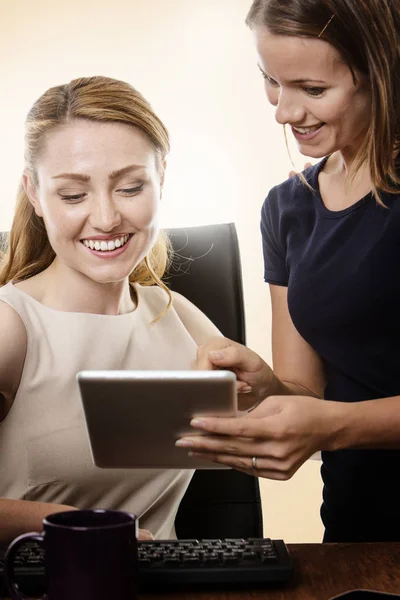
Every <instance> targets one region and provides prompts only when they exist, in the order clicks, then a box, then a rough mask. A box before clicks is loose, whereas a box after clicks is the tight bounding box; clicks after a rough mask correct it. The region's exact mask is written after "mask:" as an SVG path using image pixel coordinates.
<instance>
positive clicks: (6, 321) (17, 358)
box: [0, 300, 27, 397]
mask: <svg viewBox="0 0 400 600" xmlns="http://www.w3.org/2000/svg"><path fill="white" fill-rule="evenodd" d="M26 346H27V336H26V329H25V325H24V323H23V321H22V319H21V317H20V316H19V314H18V313H17V311H16V310H14V308H13V307H12V306H10V305H9V304H7V303H6V302H3V301H1V300H0V393H1V394H3V395H4V396H7V397H9V396H13V395H15V393H16V391H17V389H18V385H19V381H20V378H21V373H22V369H23V366H24V361H25V355H26Z"/></svg>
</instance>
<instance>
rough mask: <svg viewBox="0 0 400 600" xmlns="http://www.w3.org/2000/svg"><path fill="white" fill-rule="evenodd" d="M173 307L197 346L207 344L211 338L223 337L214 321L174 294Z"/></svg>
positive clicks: (180, 295) (180, 296)
mask: <svg viewBox="0 0 400 600" xmlns="http://www.w3.org/2000/svg"><path fill="white" fill-rule="evenodd" d="M172 301H173V307H174V309H175V310H176V312H177V314H178V316H179V318H180V319H181V321H182V323H183V324H184V326H185V327H186V329H187V330H188V331H189V333H190V335H191V336H192V338H193V339H194V341H195V342H196V344H197V345H199V346H200V345H201V344H205V343H206V342H207V341H208V340H209V339H210V338H211V337H215V336H216V335H221V332H220V331H219V329H218V328H217V327H216V326H215V325H214V323H213V322H212V321H210V319H209V318H208V317H207V316H206V315H205V314H204V313H203V312H202V311H201V310H200V309H199V308H197V306H195V305H194V304H193V303H192V302H190V300H188V299H187V298H185V297H184V296H182V294H178V293H177V292H172Z"/></svg>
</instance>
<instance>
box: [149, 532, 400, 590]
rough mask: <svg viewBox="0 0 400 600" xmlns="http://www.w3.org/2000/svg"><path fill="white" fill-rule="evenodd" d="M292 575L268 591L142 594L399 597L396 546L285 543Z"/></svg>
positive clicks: (399, 565) (399, 547) (399, 556)
mask: <svg viewBox="0 0 400 600" xmlns="http://www.w3.org/2000/svg"><path fill="white" fill-rule="evenodd" d="M288 548H289V551H290V554H291V556H292V558H293V576H292V579H291V581H290V582H288V583H287V584H285V586H284V587H275V588H270V589H268V590H266V589H264V590H260V589H258V590H251V589H250V588H248V589H246V590H240V591H237V592H235V591H229V592H223V591H219V592H216V591H212V590H211V591H207V592H194V591H190V592H174V593H170V594H168V593H163V594H145V595H144V594H143V595H141V596H140V598H143V600H239V599H240V600H261V599H263V600H328V599H329V598H331V597H332V596H336V595H337V594H341V593H343V592H346V591H348V590H351V589H356V588H363V589H367V590H379V591H381V592H391V593H394V594H395V593H397V594H400V543H392V544H383V543H382V544H381V543H376V544H289V545H288Z"/></svg>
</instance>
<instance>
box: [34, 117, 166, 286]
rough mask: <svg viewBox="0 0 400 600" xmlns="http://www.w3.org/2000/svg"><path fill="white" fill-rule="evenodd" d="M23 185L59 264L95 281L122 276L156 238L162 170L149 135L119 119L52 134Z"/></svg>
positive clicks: (77, 124) (70, 125)
mask: <svg viewBox="0 0 400 600" xmlns="http://www.w3.org/2000/svg"><path fill="white" fill-rule="evenodd" d="M36 171H37V178H38V185H37V186H36V187H34V186H33V185H32V183H30V184H29V185H28V192H29V194H28V195H29V197H30V199H31V201H32V203H33V205H34V208H35V211H36V213H37V214H38V215H39V216H41V217H42V218H43V220H44V223H45V226H46V231H47V235H48V238H49V241H50V244H51V246H52V248H53V250H54V252H55V253H56V257H57V260H58V261H61V262H62V263H63V264H64V265H65V266H67V267H69V268H70V269H73V270H75V271H79V272H80V273H82V274H83V275H85V276H86V277H89V278H90V279H92V280H94V281H97V282H99V283H111V282H118V281H122V280H124V279H125V278H126V277H128V276H129V274H130V273H131V272H132V270H133V269H134V268H135V267H136V266H137V265H138V264H139V263H140V261H141V260H142V259H143V258H144V257H145V256H146V254H147V253H148V252H149V250H150V249H151V247H152V245H153V244H154V242H155V239H156V237H157V234H158V231H159V228H158V218H157V217H158V205H159V200H160V196H161V182H162V176H161V171H162V169H161V168H160V166H159V165H158V162H157V157H156V154H155V151H154V148H153V147H152V145H151V143H150V141H149V140H148V138H147V137H146V136H145V135H144V134H143V133H142V132H141V131H139V130H138V129H136V128H134V127H130V126H128V125H124V124H120V123H99V122H93V121H88V120H86V121H85V120H75V121H72V122H71V123H68V124H66V125H63V126H60V127H58V128H56V129H55V130H54V131H52V132H51V133H50V134H49V136H48V138H47V139H46V144H45V147H44V150H43V152H42V154H41V155H40V157H39V160H38V163H37V165H36Z"/></svg>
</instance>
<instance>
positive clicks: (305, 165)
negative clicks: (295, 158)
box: [289, 162, 312, 177]
mask: <svg viewBox="0 0 400 600" xmlns="http://www.w3.org/2000/svg"><path fill="white" fill-rule="evenodd" d="M311 166H312V163H310V162H306V163H305V164H304V171H305V170H306V169H308V167H311ZM294 175H297V171H289V177H293V176H294Z"/></svg>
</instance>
